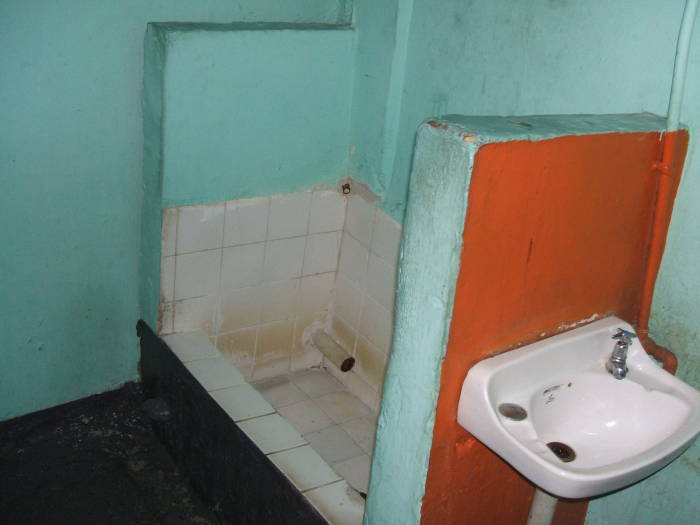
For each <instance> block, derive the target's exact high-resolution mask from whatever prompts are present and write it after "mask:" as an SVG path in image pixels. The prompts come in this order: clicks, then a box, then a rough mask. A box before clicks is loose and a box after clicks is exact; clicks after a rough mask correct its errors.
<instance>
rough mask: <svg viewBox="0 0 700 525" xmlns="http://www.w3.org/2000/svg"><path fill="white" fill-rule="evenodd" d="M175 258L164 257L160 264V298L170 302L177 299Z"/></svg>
mask: <svg viewBox="0 0 700 525" xmlns="http://www.w3.org/2000/svg"><path fill="white" fill-rule="evenodd" d="M174 294H175V257H173V256H170V257H163V258H162V259H161V263H160V298H161V301H166V302H170V301H172V300H173V299H174V297H175V295H174Z"/></svg>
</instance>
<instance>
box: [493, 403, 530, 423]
mask: <svg viewBox="0 0 700 525" xmlns="http://www.w3.org/2000/svg"><path fill="white" fill-rule="evenodd" d="M498 411H499V412H500V413H501V415H502V416H504V417H507V418H508V419H512V420H513V421H522V420H523V419H526V418H527V411H526V410H525V409H524V408H523V407H521V406H520V405H516V404H514V403H501V404H500V405H498Z"/></svg>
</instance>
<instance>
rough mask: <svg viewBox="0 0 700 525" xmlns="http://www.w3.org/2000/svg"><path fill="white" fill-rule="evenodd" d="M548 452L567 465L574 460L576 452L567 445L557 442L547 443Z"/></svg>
mask: <svg viewBox="0 0 700 525" xmlns="http://www.w3.org/2000/svg"><path fill="white" fill-rule="evenodd" d="M547 446H548V447H549V450H551V451H552V452H554V455H555V456H556V457H558V458H559V459H561V460H562V461H563V462H564V463H569V462H570V461H573V460H575V459H576V452H574V449H573V448H571V447H570V446H569V445H566V444H564V443H560V442H559V441H551V442H549V443H547Z"/></svg>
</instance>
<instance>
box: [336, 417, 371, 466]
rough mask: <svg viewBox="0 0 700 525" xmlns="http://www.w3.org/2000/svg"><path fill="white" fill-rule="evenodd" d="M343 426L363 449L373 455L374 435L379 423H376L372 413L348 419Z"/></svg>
mask: <svg viewBox="0 0 700 525" xmlns="http://www.w3.org/2000/svg"><path fill="white" fill-rule="evenodd" d="M341 426H342V427H343V430H345V432H347V433H348V434H349V435H350V437H351V438H352V440H353V441H354V442H355V443H357V444H358V445H359V446H360V448H361V449H362V450H364V451H365V452H366V453H367V454H369V455H370V456H371V455H372V450H373V449H374V435H375V433H376V432H377V425H376V424H375V423H374V421H373V417H372V416H371V415H370V416H368V417H363V418H360V419H353V420H351V421H347V422H345V423H343V424H342V425H341Z"/></svg>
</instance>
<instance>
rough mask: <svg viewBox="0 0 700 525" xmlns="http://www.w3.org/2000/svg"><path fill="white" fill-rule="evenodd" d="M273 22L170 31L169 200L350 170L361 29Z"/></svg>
mask: <svg viewBox="0 0 700 525" xmlns="http://www.w3.org/2000/svg"><path fill="white" fill-rule="evenodd" d="M266 27H267V26H262V27H253V28H250V27H249V26H241V27H239V28H238V29H237V30H233V31H202V30H197V31H180V32H168V34H167V49H166V52H167V58H166V69H165V120H164V159H163V162H164V167H163V206H165V207H168V206H173V205H179V204H192V203H198V202H212V201H221V200H228V199H238V198H241V197H250V196H261V195H270V194H273V193H285V192H291V191H295V190H299V189H307V188H310V187H313V186H314V185H316V184H319V183H325V184H331V185H333V184H335V183H336V181H337V180H338V179H339V178H340V177H341V176H344V175H345V173H346V167H347V159H348V131H349V124H350V104H349V102H350V100H351V97H352V82H353V56H354V40H355V39H354V32H353V31H352V30H350V29H348V28H340V29H324V28H322V27H313V26H311V27H307V26H301V28H300V30H296V29H279V28H278V29H270V28H266ZM283 27H284V26H283Z"/></svg>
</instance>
